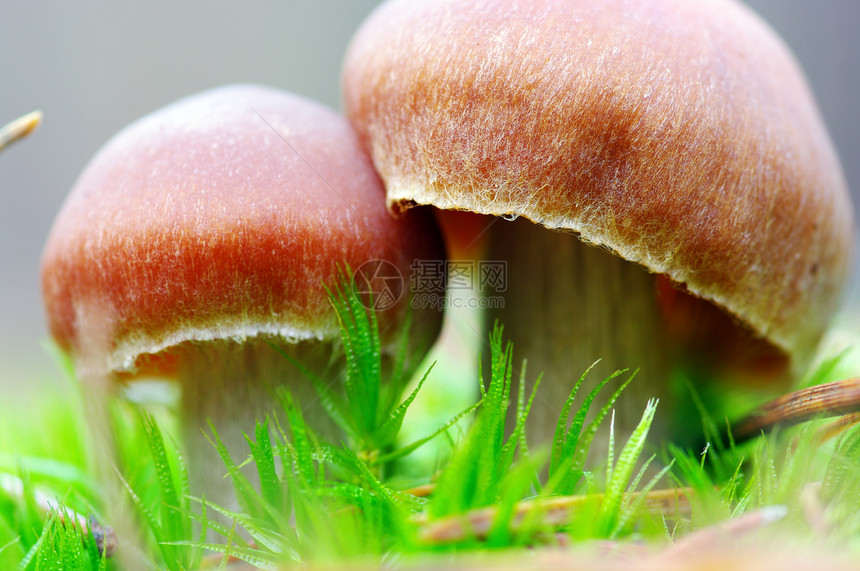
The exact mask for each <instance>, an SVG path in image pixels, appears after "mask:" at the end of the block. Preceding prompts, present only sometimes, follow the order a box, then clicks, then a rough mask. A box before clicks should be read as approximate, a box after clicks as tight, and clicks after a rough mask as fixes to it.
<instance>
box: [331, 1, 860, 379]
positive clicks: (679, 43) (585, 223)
mask: <svg viewBox="0 0 860 571" xmlns="http://www.w3.org/2000/svg"><path fill="white" fill-rule="evenodd" d="M343 90H344V101H345V109H346V114H347V116H348V118H349V119H350V120H351V121H352V123H353V124H354V126H355V127H356V129H357V130H358V132H359V133H360V136H361V139H362V141H363V143H364V144H365V145H366V147H367V148H368V149H369V151H370V152H371V154H372V157H373V161H374V164H375V166H376V168H377V170H378V171H379V172H380V174H381V176H382V178H383V180H384V181H385V184H386V188H387V191H388V200H389V204H390V205H392V206H393V207H395V208H403V207H408V206H410V205H414V204H432V205H435V206H438V207H440V208H444V209H452V210H469V211H472V212H478V213H482V214H492V215H496V216H498V215H514V216H523V217H526V218H528V219H530V220H532V221H534V222H537V223H539V224H542V225H544V226H546V227H548V228H553V229H558V230H565V231H572V232H576V233H578V234H579V235H580V236H581V237H582V238H583V239H584V240H585V241H587V242H590V243H593V244H596V245H601V246H604V247H607V248H609V249H611V250H613V251H614V252H616V253H617V254H618V255H620V256H621V257H623V258H625V259H627V260H630V261H632V262H636V263H639V264H641V265H643V266H644V267H646V268H647V269H648V270H649V271H651V272H654V273H660V274H665V275H666V276H669V278H670V279H671V280H672V281H674V282H675V283H678V284H683V285H684V287H685V288H686V290H687V291H689V292H690V293H692V294H694V295H695V296H698V297H701V298H705V299H707V300H710V301H711V302H713V303H715V304H717V305H718V306H720V307H722V308H724V309H725V310H728V312H730V313H731V314H732V315H734V316H735V317H736V318H738V319H740V320H741V321H742V322H743V323H744V324H746V325H747V326H749V327H750V328H752V330H754V332H755V333H756V334H757V335H759V336H762V337H764V338H766V339H767V340H769V341H770V342H771V343H773V344H774V345H776V346H777V347H779V348H780V349H781V350H783V351H785V352H787V353H788V354H789V355H791V356H792V357H793V358H794V359H795V361H796V364H800V365H801V366H802V364H803V363H804V362H805V361H806V359H807V358H808V357H809V356H810V354H811V352H812V349H813V348H814V347H815V345H816V343H817V341H818V339H819V338H820V336H821V334H822V332H823V330H824V328H825V327H826V325H827V323H828V320H829V319H830V316H831V315H832V313H833V312H834V310H835V308H836V307H837V305H838V302H839V298H840V292H841V290H842V288H843V285H844V282H845V278H846V275H847V269H848V265H849V261H850V259H851V254H852V237H853V227H854V221H853V215H852V208H851V204H850V198H849V193H848V191H847V188H846V184H845V180H844V177H843V174H842V172H841V169H840V166H839V162H838V159H837V157H836V153H835V152H834V149H833V147H832V144H831V142H830V140H829V138H828V135H827V133H826V130H825V128H824V125H823V122H822V120H821V118H820V116H819V114H818V111H817V109H816V105H815V103H814V101H813V98H812V96H811V94H810V90H809V89H808V86H807V85H806V82H805V80H804V78H803V76H802V73H801V71H800V69H799V68H798V66H797V65H796V63H795V62H794V60H793V58H792V57H791V55H790V53H789V52H788V50H787V49H786V48H785V46H784V45H783V44H782V43H781V42H780V41H779V39H778V38H777V37H776V36H775V35H774V34H773V33H772V31H771V30H770V29H769V28H768V27H767V26H766V25H764V24H763V23H762V22H761V21H760V20H759V19H758V18H757V17H755V15H754V14H753V13H752V12H750V11H749V10H748V9H746V8H744V7H743V6H741V5H740V4H738V3H736V2H734V1H731V0H699V1H686V0H605V1H601V2H594V1H591V0H528V1H519V0H497V1H487V0H468V1H467V0H404V1H397V0H395V1H390V2H387V3H385V4H384V5H382V6H381V7H380V8H378V9H377V10H376V11H375V12H374V13H373V14H372V15H371V16H370V18H369V19H368V20H367V21H366V22H365V24H364V25H363V26H362V27H361V29H360V30H359V31H358V33H357V34H356V36H355V38H354V39H353V41H352V44H351V46H350V49H349V51H348V54H347V58H346V61H345V66H344V73H343Z"/></svg>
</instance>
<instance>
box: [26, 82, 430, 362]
mask: <svg viewBox="0 0 860 571" xmlns="http://www.w3.org/2000/svg"><path fill="white" fill-rule="evenodd" d="M443 255H444V252H443V249H442V245H441V238H440V237H439V234H438V230H437V228H436V226H435V224H434V223H433V221H432V218H431V217H430V216H429V215H427V214H426V213H416V214H415V215H414V216H409V217H408V218H406V219H401V220H394V219H393V218H392V217H391V216H390V215H389V214H388V212H387V211H386V209H385V196H384V190H383V188H382V184H381V182H380V180H379V178H378V176H377V175H376V173H375V172H374V170H373V168H372V166H371V164H370V161H369V159H368V158H367V156H366V155H365V154H364V152H363V151H361V149H360V148H359V144H358V140H357V138H356V136H355V134H354V132H353V131H352V129H351V128H350V126H349V124H348V123H347V122H346V121H345V120H344V119H342V118H341V117H339V116H338V115H336V114H335V113H334V112H332V111H330V110H329V109H326V108H324V107H322V106H320V105H318V104H315V103H313V102H311V101H309V100H306V99H303V98H301V97H298V96H295V95H291V94H287V93H283V92H280V91H277V90H274V89H270V88H265V87H257V86H229V87H224V88H219V89H215V90H212V91H208V92H205V93H202V94H199V95H195V96H192V97H189V98H186V99H183V100H181V101H179V102H177V103H175V104H173V105H170V106H168V107H166V108H164V109H162V110H160V111H157V112H155V113H153V114H151V115H148V116H146V117H144V118H142V119H140V120H139V121H137V122H135V123H134V124H132V125H131V126H129V127H127V128H126V129H125V130H123V131H122V132H120V133H119V134H118V135H116V136H115V137H114V138H113V139H112V140H111V141H110V142H108V143H107V144H106V145H105V146H104V147H103V148H102V149H101V150H100V151H99V152H98V154H97V155H96V156H95V158H94V159H93V160H92V161H91V163H90V164H89V166H88V167H87V168H86V170H85V171H84V172H83V174H82V175H81V176H80V178H79V180H78V181H77V183H76V184H75V187H74V188H73V190H72V191H71V194H70V195H69V196H68V198H67V200H66V203H65V204H64V206H63V208H62V210H61V212H60V214H59V215H58V217H57V219H56V222H55V224H54V227H53V229H52V231H51V234H50V237H49V239H48V243H47V246H46V248H45V252H44V257H43V262H42V286H43V291H44V299H45V306H46V312H47V317H48V322H49V326H50V331H51V334H52V335H53V337H54V338H55V339H56V341H57V342H58V343H59V344H60V345H61V346H62V347H63V348H65V349H68V350H71V351H72V353H73V354H74V355H75V356H76V358H77V360H78V361H79V363H83V365H84V366H86V367H88V368H89V369H90V370H91V371H92V372H94V373H97V374H104V373H106V372H108V371H131V370H133V369H134V368H135V366H136V364H139V363H140V362H141V360H142V359H143V358H144V357H145V356H147V355H152V354H157V353H159V352H161V351H163V350H165V349H167V348H170V347H172V346H175V345H178V344H180V343H183V342H186V341H206V340H214V339H242V338H247V337H254V336H259V335H267V336H277V337H279V338H283V339H285V340H288V341H298V340H303V339H313V338H316V339H328V338H332V337H334V336H335V335H336V332H337V323H336V319H335V316H334V314H333V312H332V310H331V305H330V302H329V299H328V296H327V294H326V292H325V290H324V289H323V284H326V285H332V284H333V283H334V281H335V279H336V276H337V268H338V266H339V265H340V266H341V267H342V266H343V265H344V264H348V265H349V266H351V267H352V268H357V267H359V266H360V265H361V264H362V263H364V262H366V261H369V260H373V259H382V260H386V261H388V262H391V263H392V264H393V265H394V266H395V267H396V268H398V270H399V271H400V272H401V274H402V275H403V276H404V277H405V276H407V272H408V270H409V266H410V264H411V263H412V261H413V260H414V259H416V258H422V259H442V257H443ZM405 301H406V296H404V297H403V300H402V301H401V302H400V303H399V304H398V305H397V306H396V307H395V308H393V309H390V310H388V311H385V312H383V313H382V314H381V316H380V324H381V326H382V327H383V328H385V326H386V325H390V324H392V323H393V322H395V321H397V320H398V319H399V318H400V317H402V314H403V311H404V310H405V308H406V305H407V304H406V303H405ZM433 313H434V314H435V315H430V316H428V317H427V319H428V320H429V321H428V322H426V323H425V324H424V325H425V326H427V327H428V328H430V329H432V328H433V327H435V328H436V329H437V330H438V327H439V322H440V320H441V316H440V315H439V314H438V312H433Z"/></svg>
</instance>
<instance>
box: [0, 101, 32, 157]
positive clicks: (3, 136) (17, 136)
mask: <svg viewBox="0 0 860 571" xmlns="http://www.w3.org/2000/svg"><path fill="white" fill-rule="evenodd" d="M41 122H42V112H41V111H31V112H30V113H27V114H26V115H24V116H23V117H19V118H18V119H15V120H14V121H12V122H11V123H8V124H6V125H4V126H3V127H0V151H2V150H3V149H5V148H6V147H8V146H9V145H11V144H12V143H15V142H17V141H20V140H21V139H23V138H24V137H26V136H27V135H29V134H30V133H32V132H33V131H34V130H35V129H36V127H38V126H39V124H40V123H41Z"/></svg>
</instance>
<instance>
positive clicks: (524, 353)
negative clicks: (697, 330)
mask: <svg viewBox="0 0 860 571" xmlns="http://www.w3.org/2000/svg"><path fill="white" fill-rule="evenodd" d="M488 233H489V243H490V245H489V253H488V259H491V260H507V290H506V291H505V304H504V305H505V306H504V308H501V309H496V310H493V311H492V312H491V314H490V316H489V320H488V323H489V326H492V324H493V322H494V321H495V320H496V319H498V320H499V321H500V322H501V323H502V324H503V325H504V327H505V337H506V338H508V339H510V340H511V341H513V344H514V351H515V355H516V357H517V359H521V358H525V359H527V360H528V371H527V379H528V382H529V386H528V387H527V390H531V386H532V384H533V383H534V380H535V379H536V378H537V376H538V375H539V374H540V373H543V380H542V381H541V386H540V388H539V390H538V394H537V398H536V399H535V404H534V405H533V407H532V411H531V414H530V416H529V422H528V424H527V434H528V440H529V443H531V444H532V445H548V444H549V443H551V442H552V437H553V434H554V431H555V426H556V423H557V421H558V418H559V414H560V412H561V409H562V406H563V405H564V402H565V400H566V398H567V396H568V395H569V393H570V390H571V388H573V386H574V384H575V383H576V381H577V380H578V379H579V377H580V375H582V373H583V372H584V371H585V370H586V369H587V368H588V367H589V366H590V365H591V364H592V363H594V362H595V361H597V360H598V359H600V363H599V364H598V365H597V366H595V367H594V369H592V371H591V372H590V373H589V375H588V376H587V377H586V381H585V383H584V384H583V387H582V389H581V390H580V393H579V396H578V399H577V401H576V402H575V403H574V406H578V403H581V402H582V399H583V398H584V396H585V395H586V394H587V392H588V391H589V390H591V388H593V387H594V386H595V385H596V384H597V383H599V382H600V381H601V380H602V379H604V378H605V377H607V376H608V375H610V374H612V373H613V372H614V371H616V370H619V369H630V371H631V372H632V371H633V370H635V369H639V372H638V373H637V374H636V377H635V378H634V380H633V382H632V383H631V384H630V385H629V386H628V387H627V389H626V390H625V391H624V393H623V394H622V396H621V398H620V399H619V401H618V402H617V403H616V405H615V409H616V415H615V422H616V435H617V436H618V438H622V437H623V438H626V434H629V433H630V432H631V431H632V429H633V428H634V427H635V426H636V424H637V422H638V421H639V419H640V418H641V416H642V411H643V410H644V409H645V404H646V402H647V401H648V399H649V398H654V397H658V398H660V400H661V404H664V403H665V405H668V403H667V402H666V401H667V400H668V399H669V397H670V394H669V377H668V374H669V366H668V364H667V359H668V350H667V347H666V343H665V339H664V335H663V333H662V328H661V323H660V315H659V313H658V306H657V297H656V289H655V285H654V280H653V276H651V275H649V274H648V273H647V272H646V271H645V270H644V269H643V268H641V267H639V266H637V265H636V264H631V263H630V262H627V261H625V260H623V259H621V258H619V257H617V256H615V255H614V254H612V253H611V252H608V251H606V250H603V249H601V248H597V247H593V246H589V245H587V244H584V243H583V242H581V241H580V240H579V238H578V237H577V236H575V235H572V234H567V233H563V232H554V231H551V230H548V229H546V228H544V227H542V226H538V225H535V224H533V223H531V222H530V221H528V220H524V219H520V220H516V221H513V222H508V221H504V220H499V221H497V222H495V223H494V224H493V225H492V227H491V228H490V229H489V230H488ZM620 382H622V380H621V379H619V383H620ZM619 383H616V384H613V383H610V384H609V385H608V386H607V387H605V388H604V389H603V391H602V397H603V398H602V399H598V400H597V401H596V402H595V403H594V404H593V405H592V411H596V410H598V409H599V408H600V406H602V405H603V404H604V403H605V402H606V400H607V399H608V398H609V396H610V395H611V394H612V393H613V392H614V390H615V389H616V388H617V387H618V386H619ZM661 408H662V407H661ZM665 408H666V409H670V408H671V407H670V406H666V407H665ZM605 424H606V426H608V419H607V420H606V421H605ZM655 428H657V430H656V434H657V435H659V434H660V432H661V431H660V429H659V428H658V427H655ZM603 432H604V433H608V432H607V431H606V430H604V431H603Z"/></svg>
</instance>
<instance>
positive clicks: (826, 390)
mask: <svg viewBox="0 0 860 571" xmlns="http://www.w3.org/2000/svg"><path fill="white" fill-rule="evenodd" d="M856 412H860V377H857V378H854V379H846V380H844V381H836V382H833V383H826V384H823V385H817V386H814V387H809V388H808V389H802V390H799V391H795V392H793V393H789V394H787V395H785V396H782V397H780V398H778V399H776V400H773V401H771V402H769V403H767V404H765V405H763V406H761V407H759V408H758V409H756V410H755V411H753V412H752V413H750V414H749V415H747V416H746V417H744V418H743V419H741V420H740V421H739V422H737V423H735V424H734V425H733V426H732V434H733V435H734V438H735V440H736V441H741V440H746V439H748V438H753V437H755V436H758V435H759V434H761V433H762V432H768V431H770V430H773V429H774V428H776V427H777V426H791V425H794V424H799V423H801V422H806V421H808V420H812V419H815V418H827V417H832V416H842V415H846V414H852V413H856Z"/></svg>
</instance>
